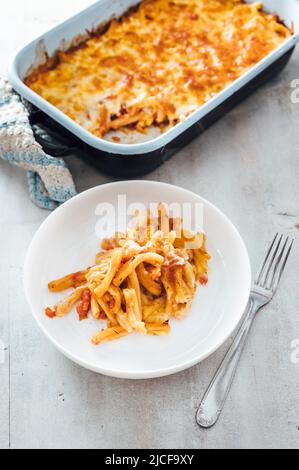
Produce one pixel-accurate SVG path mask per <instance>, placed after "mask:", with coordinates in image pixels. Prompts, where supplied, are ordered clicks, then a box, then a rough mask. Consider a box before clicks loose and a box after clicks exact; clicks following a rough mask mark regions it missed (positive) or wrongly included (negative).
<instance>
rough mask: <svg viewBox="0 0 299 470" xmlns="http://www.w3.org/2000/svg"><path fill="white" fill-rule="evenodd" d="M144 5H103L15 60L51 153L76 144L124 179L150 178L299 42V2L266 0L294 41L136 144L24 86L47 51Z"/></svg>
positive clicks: (17, 80) (126, 1)
mask: <svg viewBox="0 0 299 470" xmlns="http://www.w3.org/2000/svg"><path fill="white" fill-rule="evenodd" d="M138 3H140V1H139V0H118V1H115V2H111V1H109V0H100V1H98V2H97V3H95V4H94V5H92V6H91V7H89V8H87V9H85V10H84V11H82V12H81V13H80V14H78V15H76V16H74V17H72V18H71V19H70V20H68V21H66V22H64V23H62V24H61V25H59V26H57V27H56V28H54V29H52V30H51V31H49V32H48V33H45V34H44V35H43V36H42V37H40V38H37V39H36V40H34V41H33V42H31V43H30V44H29V45H28V46H26V47H25V48H24V49H22V50H21V51H20V52H19V53H18V54H17V56H16V57H15V59H14V61H13V63H12V66H11V68H10V74H9V75H10V80H11V83H12V85H13V86H14V88H15V89H16V91H18V92H19V93H20V94H21V95H22V96H23V97H25V98H26V99H27V100H28V101H29V102H31V103H32V104H34V105H35V106H36V107H37V108H38V109H39V110H41V111H42V113H39V112H35V113H34V115H33V117H32V123H33V124H35V130H36V134H37V137H38V139H39V140H40V142H42V143H43V144H44V146H45V150H46V151H47V150H49V151H51V147H52V153H53V151H55V149H56V151H57V153H59V152H62V151H63V150H66V148H67V147H69V146H71V147H74V146H76V147H78V148H79V149H80V150H81V151H82V152H83V153H84V156H85V158H89V159H91V160H92V161H93V162H94V163H95V164H96V165H97V167H98V168H99V169H100V170H101V171H104V172H106V173H109V174H113V175H114V176H119V177H133V176H137V175H141V174H145V173H147V172H149V171H151V170H153V169H154V168H156V167H157V166H159V165H160V164H162V163H163V162H164V161H166V160H167V159H168V158H170V157H171V156H172V155H173V154H174V153H175V152H176V151H177V150H178V149H180V148H181V147H182V146H183V145H185V144H186V143H188V142H190V141H191V140H192V139H193V138H194V137H196V136H197V135H199V134H200V133H201V132H202V131H203V130H204V129H205V128H206V127H208V126H209V125H210V124H211V123H213V122H214V121H215V120H216V119H218V118H219V117H221V116H222V115H223V114H224V113H225V112H227V111H228V110H229V109H231V107H232V106H233V105H234V104H235V103H237V102H238V101H240V100H241V99H242V98H244V97H245V96H246V95H247V94H248V93H250V92H251V91H253V90H254V89H255V88H256V87H257V86H258V85H259V84H260V83H262V82H263V81H265V80H266V79H267V78H268V77H270V76H271V75H273V74H275V73H277V72H278V71H279V70H280V69H281V68H282V67H283V66H284V65H285V64H286V63H287V61H288V59H289V58H290V55H291V53H292V51H293V49H294V46H295V44H296V43H297V41H298V39H299V3H298V1H297V0H288V2H281V1H279V0H265V1H264V2H263V5H264V8H265V10H266V11H268V12H270V13H273V14H277V15H278V16H279V18H280V19H281V20H282V21H283V22H284V23H285V24H286V25H287V26H288V27H290V28H292V29H293V32H294V34H293V35H292V36H291V37H290V38H289V39H287V40H285V41H284V42H283V43H282V44H281V46H279V47H278V48H277V49H275V50H274V51H273V52H271V53H270V54H268V55H267V56H266V57H265V58H264V59H262V60H261V61H259V62H258V63H257V64H256V65H255V66H253V67H252V68H250V69H249V70H248V71H247V72H245V73H244V74H243V75H242V76H241V77H240V78H238V79H237V80H235V81H234V82H233V83H232V84H230V85H229V86H227V87H226V88H225V89H223V90H222V91H221V92H219V93H218V94H216V95H215V96H214V97H213V98H212V99H210V100H209V101H208V102H207V103H206V104H204V105H203V106H200V107H199V108H198V109H197V110H196V111H195V112H193V113H192V114H191V115H190V116H188V117H187V118H186V119H185V120H184V121H183V122H180V123H179V124H176V125H175V126H174V127H171V128H170V129H168V130H167V131H166V132H165V133H163V134H161V135H158V136H153V137H150V135H149V136H147V138H146V139H145V140H144V138H143V140H144V141H138V139H137V140H136V141H134V143H130V144H128V143H125V142H121V143H115V142H110V141H107V140H104V139H102V138H99V137H96V136H95V135H93V134H91V133H89V132H88V131H86V130H85V129H84V128H83V127H81V126H80V125H78V124H77V123H76V122H74V121H73V120H71V119H70V118H69V117H68V116H66V115H65V114H64V113H62V112H61V111H60V110H59V109H58V108H57V107H55V106H54V105H52V104H50V103H49V102H47V101H46V100H44V99H43V98H42V97H41V96H39V95H37V94H36V93H34V92H33V91H32V90H31V89H30V88H29V87H27V86H26V85H25V84H24V79H25V77H26V75H27V74H28V71H29V70H30V69H32V68H33V67H34V66H37V65H40V64H41V63H42V60H43V58H44V60H45V57H46V54H45V53H43V54H41V52H45V51H46V52H47V55H48V56H50V57H51V56H53V55H54V54H55V52H56V51H57V50H61V49H63V50H67V49H68V48H69V47H70V45H72V44H73V40H74V38H78V37H80V35H82V34H84V33H85V32H86V30H87V31H92V30H94V29H95V28H96V27H98V25H100V24H105V23H107V22H109V21H110V20H111V19H112V18H114V17H116V18H118V17H121V16H122V15H123V14H124V13H125V12H127V11H128V10H129V9H130V8H131V7H134V6H136V5H138ZM248 3H252V1H249V2H248ZM38 124H39V125H38ZM43 129H46V130H47V131H50V133H51V134H52V132H53V131H54V138H55V141H54V142H53V141H52V140H51V139H50V140H49V139H47V140H45V138H44V133H43ZM60 135H62V139H63V142H64V146H63V147H61V148H60V146H59V145H58V146H57V145H56V144H57V143H58V142H59V141H60ZM49 146H50V147H49Z"/></svg>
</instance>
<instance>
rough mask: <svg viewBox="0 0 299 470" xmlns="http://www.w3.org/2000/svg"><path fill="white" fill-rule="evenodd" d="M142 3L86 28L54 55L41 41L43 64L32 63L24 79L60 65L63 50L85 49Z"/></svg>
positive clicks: (65, 52) (71, 51) (70, 51)
mask: <svg viewBox="0 0 299 470" xmlns="http://www.w3.org/2000/svg"><path fill="white" fill-rule="evenodd" d="M141 3H142V0H140V1H139V3H137V4H136V5H134V6H132V7H130V8H129V9H128V10H126V11H125V12H124V13H123V14H122V15H121V16H119V17H115V16H113V17H112V18H111V19H110V20H108V21H105V22H102V23H100V24H99V25H98V26H95V27H94V28H93V29H92V30H90V31H89V30H85V33H81V34H78V35H77V36H75V37H74V38H73V39H72V40H71V42H70V43H69V45H68V47H66V48H65V49H64V48H63V47H62V46H61V47H60V48H58V49H57V50H56V51H55V52H54V54H53V55H52V56H49V54H48V52H47V50H46V49H45V48H44V45H43V44H42V43H43V41H41V42H40V43H39V46H41V48H42V51H41V53H42V54H43V58H42V61H43V64H41V65H38V66H34V65H32V66H31V67H30V68H29V69H28V71H27V73H26V75H25V77H24V81H26V79H27V78H28V77H29V76H30V75H32V74H34V73H36V72H40V71H45V70H53V69H55V67H57V65H59V63H60V57H59V54H60V53H61V52H63V53H64V54H72V53H73V52H75V51H76V50H78V49H83V48H84V47H85V46H86V43H87V41H88V40H89V39H91V38H93V37H100V36H102V35H103V34H105V33H106V32H107V31H108V29H109V27H110V25H111V23H112V21H114V20H115V21H117V22H119V23H121V22H122V21H123V20H124V19H125V18H127V17H128V16H130V15H131V14H132V13H134V12H135V11H138V9H139V7H140V5H141ZM62 42H63V41H62ZM37 54H38V51H37Z"/></svg>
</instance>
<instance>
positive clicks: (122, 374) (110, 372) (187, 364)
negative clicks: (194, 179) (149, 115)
mask: <svg viewBox="0 0 299 470" xmlns="http://www.w3.org/2000/svg"><path fill="white" fill-rule="evenodd" d="M136 183H138V184H140V183H142V184H143V185H148V186H151V185H159V186H163V187H165V188H167V187H168V188H172V189H176V190H180V191H184V192H186V193H187V194H189V195H191V196H192V197H194V196H195V197H196V198H199V199H200V200H201V201H202V202H203V204H204V205H207V206H210V207H211V208H212V209H213V210H215V211H216V212H217V213H218V214H219V215H220V216H222V217H223V218H224V219H225V222H226V223H227V224H228V225H229V226H230V228H231V230H232V231H233V232H234V233H235V236H237V238H238V239H239V243H240V247H241V248H242V251H243V259H244V261H245V262H246V265H247V266H246V267H247V277H248V283H247V286H246V287H245V286H244V289H246V291H247V294H246V296H245V295H244V300H243V305H242V309H240V310H242V314H241V315H240V318H239V319H237V320H236V321H235V322H234V325H233V328H232V329H231V331H230V333H228V334H226V335H225V337H224V339H222V340H221V341H218V343H217V344H215V345H214V346H213V347H211V348H209V349H208V350H207V351H206V352H205V353H202V354H199V355H196V356H195V357H194V358H193V359H189V360H188V361H184V362H182V363H179V364H177V365H175V366H171V367H166V368H162V369H154V370H148V371H146V372H142V371H135V372H133V371H129V372H126V371H123V370H117V369H111V368H104V367H99V366H95V365H93V364H90V363H88V362H86V361H85V360H82V359H80V357H77V356H75V355H73V354H72V353H70V352H69V351H68V350H67V349H66V348H65V347H64V346H62V345H61V344H60V343H59V342H58V341H57V340H56V339H55V338H54V337H53V336H52V335H51V334H50V333H49V332H48V330H47V328H46V327H45V326H44V325H43V323H42V321H41V319H40V318H39V316H38V315H37V314H36V313H35V309H34V306H33V304H32V302H31V299H30V296H29V268H30V259H31V256H32V252H33V250H34V246H35V242H36V240H37V239H38V238H39V236H40V233H41V231H42V230H43V228H44V226H45V225H46V224H47V223H49V221H50V220H51V219H52V218H53V217H55V216H56V214H57V212H62V211H64V210H65V209H66V207H68V206H70V205H72V204H74V202H75V201H76V200H78V199H83V198H84V197H86V195H88V194H91V193H93V192H96V191H98V190H99V189H104V188H108V187H110V188H111V187H116V186H119V185H124V184H125V185H134V184H136ZM251 282H252V270H251V263H250V258H249V254H248V250H247V247H246V245H245V242H244V240H243V238H242V237H241V235H240V233H239V231H238V229H237V228H236V226H235V225H234V224H233V223H232V222H231V220H230V219H229V218H228V217H227V216H226V215H225V214H224V213H223V212H222V210H221V209H219V208H218V207H216V206H215V205H214V204H213V203H211V202H210V201H208V200H207V199H205V198H204V197H202V196H200V195H199V194H197V193H195V192H194V191H191V190H189V189H185V188H184V187H182V186H178V185H173V184H169V183H164V182H160V181H154V180H128V181H125V180H124V181H116V182H110V183H105V184H101V185H97V186H94V187H92V188H90V189H87V190H86V191H83V192H81V193H79V194H77V195H76V196H75V197H73V198H72V199H70V200H68V201H67V202H65V203H64V204H62V205H61V206H59V207H58V208H57V209H55V210H54V211H53V212H52V213H51V214H50V215H49V216H48V217H47V218H46V219H45V220H44V221H43V222H42V223H41V225H40V226H39V228H38V229H37V231H36V232H35V234H34V236H33V238H32V240H31V242H30V244H29V247H28V249H27V253H26V256H25V261H24V268H23V287H24V291H25V297H26V300H27V303H28V305H29V307H30V311H31V314H32V316H33V317H34V319H35V321H36V322H37V324H38V326H39V328H40V329H41V331H42V332H43V333H44V334H45V336H46V337H47V338H48V339H49V340H50V342H51V343H52V344H53V345H54V346H55V348H56V349H57V350H58V351H60V352H61V353H62V354H63V355H64V356H66V357H67V358H68V359H69V360H71V361H72V362H75V363H76V364H78V365H79V366H81V367H83V368H85V369H88V370H90V371H93V372H96V373H98V374H101V375H105V376H108V377H114V378H119V379H130V380H145V379H154V378H159V377H167V376H170V375H173V374H177V373H179V372H182V371H184V370H187V369H189V368H191V367H193V366H195V365H196V364H199V363H201V362H202V361H204V360H205V359H206V358H208V357H209V356H211V355H212V354H213V353H214V352H215V351H217V350H218V349H219V348H220V347H221V346H222V345H223V344H224V343H225V342H226V341H227V340H228V339H229V337H230V336H231V335H232V333H233V332H234V331H235V329H236V327H237V326H238V324H239V322H240V320H241V318H242V316H243V314H244V312H245V309H246V307H247V305H248V301H249V296H250V291H251ZM245 297H246V298H245Z"/></svg>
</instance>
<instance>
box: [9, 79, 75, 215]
mask: <svg viewBox="0 0 299 470" xmlns="http://www.w3.org/2000/svg"><path fill="white" fill-rule="evenodd" d="M0 157H1V158H3V160H6V161H8V162H10V163H12V164H13V165H16V166H19V167H21V168H23V169H24V170H27V179H28V186H29V193H30V198H31V200H32V201H33V202H34V203H35V204H36V205H37V206H39V207H41V208H43V209H49V210H53V209H55V208H56V207H58V206H59V205H60V204H61V203H63V202H65V201H67V200H68V199H70V198H71V197H73V196H75V194H76V189H75V185H74V181H73V178H72V176H71V173H70V172H69V170H68V169H67V167H66V165H65V162H64V160H63V159H61V158H54V157H51V156H50V155H47V154H46V153H45V152H44V151H43V149H42V147H41V146H40V145H39V143H38V142H36V140H35V138H34V134H33V131H32V129H31V127H30V123H29V113H28V110H27V109H26V107H25V105H24V104H23V103H22V101H21V99H20V97H19V96H18V95H17V94H16V93H15V92H14V91H13V89H12V87H11V86H10V85H9V83H8V82H7V81H6V80H4V79H3V78H1V77H0Z"/></svg>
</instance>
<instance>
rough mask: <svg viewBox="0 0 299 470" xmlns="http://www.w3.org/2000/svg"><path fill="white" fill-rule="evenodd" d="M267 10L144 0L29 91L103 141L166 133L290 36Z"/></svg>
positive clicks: (217, 0)
mask: <svg viewBox="0 0 299 470" xmlns="http://www.w3.org/2000/svg"><path fill="white" fill-rule="evenodd" d="M262 8H263V5H262V3H260V2H255V3H250V4H249V3H248V4H247V3H244V2H243V1H241V0H144V1H142V2H141V3H140V4H139V6H138V7H137V8H136V9H135V10H134V11H131V12H129V13H128V14H126V15H124V16H123V17H122V18H120V19H118V20H113V21H111V23H110V24H109V26H108V27H107V28H106V31H105V32H103V31H102V32H101V33H100V32H98V33H96V32H94V33H91V34H90V37H89V39H87V40H85V41H84V42H83V43H82V44H81V45H80V46H79V47H76V48H72V49H70V50H69V51H66V52H62V51H59V52H57V54H56V56H55V58H54V60H53V59H52V60H51V61H49V63H48V64H45V65H43V66H42V67H39V68H38V69H36V70H34V71H33V72H31V73H30V75H29V76H28V77H27V79H26V84H27V85H28V86H29V87H30V88H31V89H32V90H34V91H35V92H36V93H38V94H39V95H41V96H42V97H43V98H45V99H46V100H48V101H49V102H50V103H52V104H53V105H55V106H56V107H58V108H59V109H60V110H61V111H63V112H64V113H65V114H67V115H68V116H69V117H70V118H71V119H73V120H74V121H76V122H77V123H78V124H80V125H81V126H82V127H83V128H85V129H86V130H88V131H89V132H91V133H92V134H94V135H96V136H98V137H104V136H106V135H107V133H109V131H122V132H126V133H127V132H129V130H130V129H132V128H133V129H134V130H135V131H138V132H141V133H145V132H146V131H147V129H148V128H149V127H150V126H158V127H159V128H160V129H161V132H163V131H164V130H165V129H166V128H168V127H169V126H174V125H175V124H177V123H179V122H181V121H183V120H184V119H185V118H186V117H187V116H189V115H190V114H191V113H193V112H194V111H195V110H197V109H198V107H199V106H201V105H203V104H204V103H206V102H207V101H208V100H209V99H211V98H212V97H213V96H215V95H216V94H217V93H219V92H220V91H221V90H223V88H225V87H226V86H228V85H229V84H230V83H232V82H233V81H234V80H236V79H237V78H238V77H240V76H241V75H242V74H243V73H244V72H246V71H247V70H248V69H249V68H250V67H252V66H253V65H255V64H256V63H257V62H259V61H260V60H261V59H262V58H263V57H265V56H266V55H267V54H269V53H270V52H271V51H273V50H274V49H275V48H277V47H278V46H279V45H280V44H281V43H282V42H283V41H285V39H286V38H288V37H289V36H290V35H291V34H292V33H291V31H290V30H289V29H288V28H287V27H285V26H284V25H283V24H282V23H281V22H280V21H279V19H278V18H277V17H276V16H274V15H272V14H268V13H266V12H264V11H263V10H262ZM116 141H117V139H116Z"/></svg>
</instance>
